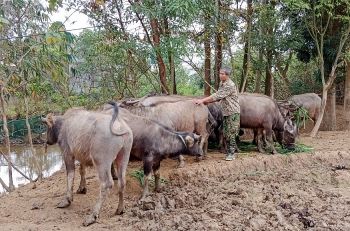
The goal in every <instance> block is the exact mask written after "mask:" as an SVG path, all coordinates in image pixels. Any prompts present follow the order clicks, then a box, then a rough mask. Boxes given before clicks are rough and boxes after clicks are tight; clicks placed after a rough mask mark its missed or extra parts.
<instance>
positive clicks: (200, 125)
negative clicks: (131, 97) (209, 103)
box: [120, 96, 209, 167]
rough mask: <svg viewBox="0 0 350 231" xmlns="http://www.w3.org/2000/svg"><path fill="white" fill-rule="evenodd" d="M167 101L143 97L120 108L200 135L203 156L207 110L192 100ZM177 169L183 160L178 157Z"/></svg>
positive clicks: (205, 147)
mask: <svg viewBox="0 0 350 231" xmlns="http://www.w3.org/2000/svg"><path fill="white" fill-rule="evenodd" d="M164 97H168V98H166V99H168V101H163V100H159V98H157V97H145V98H141V99H140V100H137V101H125V102H123V103H121V104H120V107H122V108H126V109H127V110H128V111H130V112H131V113H133V114H135V115H138V116H143V117H148V118H151V119H154V120H156V121H158V122H160V123H161V124H163V125H165V126H167V127H169V128H171V129H173V130H175V131H179V132H194V133H196V134H198V135H200V136H201V137H202V138H201V143H200V147H201V148H202V150H203V153H204V155H206V152H207V146H208V137H209V132H208V128H207V124H208V116H209V110H208V108H207V107H206V106H205V105H200V106H196V105H195V104H194V103H193V100H192V99H189V100H174V101H171V100H172V99H174V98H172V97H169V96H164ZM179 158H180V159H179V167H182V166H183V165H184V159H183V157H182V156H181V155H180V156H179Z"/></svg>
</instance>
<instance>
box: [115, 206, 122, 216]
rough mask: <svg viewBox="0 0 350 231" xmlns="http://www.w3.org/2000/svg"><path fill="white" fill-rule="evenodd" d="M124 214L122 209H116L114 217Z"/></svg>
mask: <svg viewBox="0 0 350 231" xmlns="http://www.w3.org/2000/svg"><path fill="white" fill-rule="evenodd" d="M123 213H124V209H119V208H118V209H117V211H115V213H114V215H122V214H123Z"/></svg>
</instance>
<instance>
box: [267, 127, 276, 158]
mask: <svg viewBox="0 0 350 231" xmlns="http://www.w3.org/2000/svg"><path fill="white" fill-rule="evenodd" d="M266 138H267V141H268V143H269V145H270V148H271V153H272V154H276V153H277V151H276V149H275V145H274V142H273V138H272V130H270V129H266Z"/></svg>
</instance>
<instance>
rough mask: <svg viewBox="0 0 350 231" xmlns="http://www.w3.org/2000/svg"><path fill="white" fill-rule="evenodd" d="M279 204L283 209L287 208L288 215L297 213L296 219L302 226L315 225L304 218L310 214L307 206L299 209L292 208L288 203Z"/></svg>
mask: <svg viewBox="0 0 350 231" xmlns="http://www.w3.org/2000/svg"><path fill="white" fill-rule="evenodd" d="M280 206H281V207H282V208H283V209H287V210H289V212H290V215H293V214H297V215H298V219H299V220H300V221H301V222H302V223H303V224H304V228H308V227H314V226H315V223H314V222H313V221H312V220H310V219H308V218H306V217H308V216H309V215H310V214H309V211H308V208H303V209H301V210H299V209H293V208H292V206H291V205H290V204H281V205H280Z"/></svg>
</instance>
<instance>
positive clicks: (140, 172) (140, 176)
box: [129, 170, 169, 187]
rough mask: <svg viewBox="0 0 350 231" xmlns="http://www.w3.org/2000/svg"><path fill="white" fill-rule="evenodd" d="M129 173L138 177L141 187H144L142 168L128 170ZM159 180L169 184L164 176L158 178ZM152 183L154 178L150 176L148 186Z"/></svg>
mask: <svg viewBox="0 0 350 231" xmlns="http://www.w3.org/2000/svg"><path fill="white" fill-rule="evenodd" d="M129 175H130V176H133V177H136V178H137V179H139V181H140V183H141V185H142V187H145V179H144V176H145V174H144V172H143V170H134V171H132V172H129ZM160 182H161V184H169V182H168V181H167V180H166V179H164V178H160ZM154 183H155V180H154V177H152V178H151V181H150V186H151V185H154Z"/></svg>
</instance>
